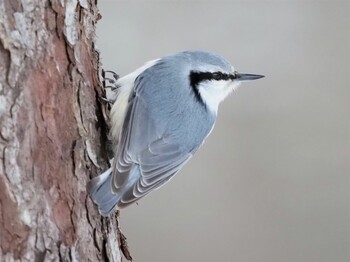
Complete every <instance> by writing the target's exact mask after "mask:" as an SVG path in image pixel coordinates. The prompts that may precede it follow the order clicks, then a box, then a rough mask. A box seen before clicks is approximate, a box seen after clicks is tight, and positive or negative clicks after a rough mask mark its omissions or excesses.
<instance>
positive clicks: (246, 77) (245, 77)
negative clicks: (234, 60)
mask: <svg viewBox="0 0 350 262" xmlns="http://www.w3.org/2000/svg"><path fill="white" fill-rule="evenodd" d="M236 77H237V78H236V79H237V80H238V81H240V82H242V81H250V80H256V79H259V78H263V77H265V76H263V75H253V74H241V73H237V74H236Z"/></svg>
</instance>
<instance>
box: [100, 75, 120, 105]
mask: <svg viewBox="0 0 350 262" xmlns="http://www.w3.org/2000/svg"><path fill="white" fill-rule="evenodd" d="M106 73H107V74H111V75H112V76H111V77H107V76H106ZM101 76H102V87H103V89H104V96H102V97H100V99H101V100H102V101H103V102H105V103H108V104H113V103H114V101H113V100H110V99H108V98H107V95H106V89H110V90H111V91H112V92H115V91H116V90H117V89H118V88H119V86H118V85H117V84H116V83H117V80H118V79H119V75H118V74H116V73H115V72H113V71H109V70H107V71H106V70H103V69H102V72H101Z"/></svg>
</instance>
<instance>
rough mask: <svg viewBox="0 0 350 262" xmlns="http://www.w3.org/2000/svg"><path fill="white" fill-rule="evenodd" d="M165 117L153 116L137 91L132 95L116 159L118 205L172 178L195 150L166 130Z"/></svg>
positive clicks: (133, 200) (132, 200) (130, 200)
mask: <svg viewBox="0 0 350 262" xmlns="http://www.w3.org/2000/svg"><path fill="white" fill-rule="evenodd" d="M166 121H169V120H166V119H163V121H159V120H157V121H155V119H152V117H151V116H150V114H149V110H148V109H147V103H146V102H145V101H143V99H142V98H141V97H140V96H139V95H138V94H137V93H135V94H134V95H133V97H132V98H130V101H129V106H128V109H127V112H126V116H125V119H124V124H123V129H122V133H121V139H120V143H119V145H118V150H117V154H116V155H117V156H116V158H115V161H114V171H113V172H114V173H113V191H114V192H116V193H120V194H122V197H121V199H120V201H119V203H118V206H119V207H123V206H126V205H129V204H131V203H133V202H135V201H137V200H138V199H140V198H141V197H143V196H145V195H146V194H148V193H149V192H151V191H152V190H154V189H157V188H159V187H160V186H161V185H163V184H164V183H166V182H167V181H169V179H170V178H171V177H173V176H174V175H175V174H176V173H177V172H178V171H179V169H180V168H181V167H182V166H183V165H184V164H185V163H186V162H187V161H188V160H189V159H190V158H191V156H192V154H193V153H194V150H188V149H185V148H186V147H184V146H183V145H181V144H180V143H179V142H178V140H177V139H175V138H174V136H172V134H169V133H167V130H166V126H167V123H166Z"/></svg>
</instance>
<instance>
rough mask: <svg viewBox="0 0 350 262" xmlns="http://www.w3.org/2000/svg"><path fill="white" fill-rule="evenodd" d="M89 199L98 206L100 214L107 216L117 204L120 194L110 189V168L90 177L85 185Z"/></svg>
mask: <svg viewBox="0 0 350 262" xmlns="http://www.w3.org/2000/svg"><path fill="white" fill-rule="evenodd" d="M87 190H88V193H89V195H90V197H91V199H92V200H93V201H94V202H95V203H96V205H97V206H98V209H99V212H100V214H101V215H102V216H105V217H107V216H109V215H110V214H111V213H112V211H113V208H114V207H115V206H116V205H117V204H118V202H119V200H120V197H121V195H119V194H115V193H114V192H113V191H112V168H109V169H108V170H106V171H105V172H104V173H102V174H101V175H99V176H98V177H95V178H93V179H91V180H90V181H89V183H88V185H87Z"/></svg>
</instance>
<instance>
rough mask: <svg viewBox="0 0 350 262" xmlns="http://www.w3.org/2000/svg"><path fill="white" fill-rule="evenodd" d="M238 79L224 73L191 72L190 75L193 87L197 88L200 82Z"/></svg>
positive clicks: (233, 75)
mask: <svg viewBox="0 0 350 262" xmlns="http://www.w3.org/2000/svg"><path fill="white" fill-rule="evenodd" d="M234 79H236V75H235V74H226V73H222V72H213V73H212V72H197V71H191V73H190V83H191V86H197V85H198V84H199V83H200V82H203V81H211V80H215V81H220V80H226V81H227V80H234Z"/></svg>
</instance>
